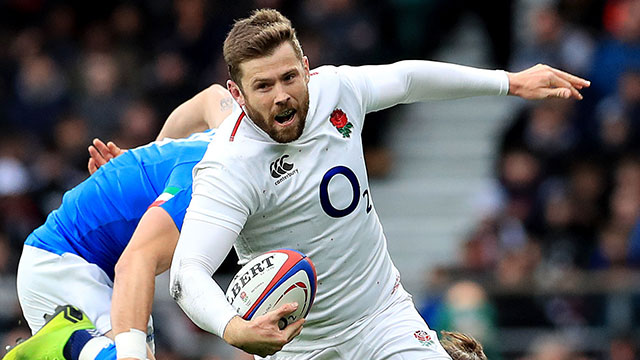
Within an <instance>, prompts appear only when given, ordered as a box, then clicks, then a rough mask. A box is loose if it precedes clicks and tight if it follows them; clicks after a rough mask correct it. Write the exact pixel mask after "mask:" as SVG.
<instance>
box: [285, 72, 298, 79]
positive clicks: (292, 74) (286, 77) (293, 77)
mask: <svg viewBox="0 0 640 360" xmlns="http://www.w3.org/2000/svg"><path fill="white" fill-rule="evenodd" d="M295 77H296V74H295V73H291V74H287V75H286V76H285V77H284V81H291V80H293V79H295Z"/></svg>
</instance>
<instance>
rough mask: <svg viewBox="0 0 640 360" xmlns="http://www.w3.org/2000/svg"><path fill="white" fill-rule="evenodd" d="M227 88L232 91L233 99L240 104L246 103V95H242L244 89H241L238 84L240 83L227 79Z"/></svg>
mask: <svg viewBox="0 0 640 360" xmlns="http://www.w3.org/2000/svg"><path fill="white" fill-rule="evenodd" d="M227 89H228V90H229V92H230V93H231V96H232V97H233V99H234V100H235V101H236V102H237V103H238V105H240V106H244V105H245V101H244V95H242V90H240V86H238V84H236V83H235V82H234V81H233V80H227Z"/></svg>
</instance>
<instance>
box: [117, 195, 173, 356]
mask: <svg viewBox="0 0 640 360" xmlns="http://www.w3.org/2000/svg"><path fill="white" fill-rule="evenodd" d="M179 236H180V233H179V232H178V228H177V227H176V225H175V223H174V221H173V219H172V218H171V216H170V215H169V214H168V213H167V212H166V211H165V210H164V209H162V208H160V207H152V208H150V209H149V210H147V212H146V213H145V214H144V215H143V216H142V219H141V220H140V222H139V223H138V227H137V228H136V230H135V232H134V233H133V236H132V237H131V241H130V242H129V244H128V245H127V247H126V248H125V250H124V252H123V253H122V255H121V256H120V259H119V260H118V263H117V264H116V268H115V280H114V286H113V297H112V300H111V326H112V330H113V333H114V335H115V339H116V350H117V352H118V359H121V358H122V359H128V358H129V357H127V356H126V355H127V354H129V356H130V355H131V354H139V355H146V352H147V351H146V349H147V343H146V334H147V323H148V321H149V316H150V315H151V305H152V303H153V294H154V289H155V277H156V275H158V274H160V273H163V272H164V271H166V270H167V269H169V266H170V265H171V259H172V257H173V251H174V249H175V247H176V243H177V242H178V238H179ZM132 358H133V357H132Z"/></svg>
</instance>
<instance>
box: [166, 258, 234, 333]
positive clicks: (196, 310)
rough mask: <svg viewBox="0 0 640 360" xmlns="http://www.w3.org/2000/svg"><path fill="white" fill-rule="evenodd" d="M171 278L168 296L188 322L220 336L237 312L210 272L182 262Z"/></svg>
mask: <svg viewBox="0 0 640 360" xmlns="http://www.w3.org/2000/svg"><path fill="white" fill-rule="evenodd" d="M172 272H173V271H172ZM171 278H172V280H171V296H172V297H173V298H174V300H176V302H177V303H178V305H179V306H180V308H181V309H182V310H183V311H184V312H185V314H187V316H188V317H189V318H190V319H191V321H193V323H194V324H196V325H197V326H198V327H200V328H201V329H203V330H205V331H207V332H210V333H212V334H215V335H218V336H219V337H221V338H223V337H224V330H225V328H226V327H227V324H228V323H229V321H231V319H232V318H233V317H234V316H237V313H236V311H235V310H234V309H233V308H232V307H231V305H229V303H228V302H227V299H226V297H225V295H224V292H223V291H222V289H221V288H220V286H219V285H218V284H217V283H216V282H215V281H214V280H213V279H212V278H211V275H208V272H207V271H205V270H204V269H202V268H200V269H198V268H196V266H190V265H188V264H185V263H184V262H183V266H182V267H180V268H179V269H177V270H176V272H175V274H172V276H171Z"/></svg>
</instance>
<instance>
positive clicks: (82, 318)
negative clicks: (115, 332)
mask: <svg viewBox="0 0 640 360" xmlns="http://www.w3.org/2000/svg"><path fill="white" fill-rule="evenodd" d="M84 329H95V326H94V325H93V323H92V322H91V320H89V318H88V317H87V316H86V315H85V314H84V313H83V312H82V311H80V309H78V308H77V307H75V306H71V305H65V306H58V307H57V308H56V311H55V313H54V314H53V315H52V316H51V317H48V320H47V322H46V323H45V324H44V326H43V327H42V328H41V329H40V330H38V332H36V333H35V334H34V335H33V336H32V337H30V338H28V339H27V340H25V341H23V342H21V343H19V344H18V345H16V346H14V347H12V348H11V349H9V352H8V353H7V354H6V355H5V356H4V357H3V358H2V360H65V358H64V355H63V354H62V352H63V350H64V346H65V345H66V344H67V341H69V338H70V337H71V334H73V332H74V331H76V330H84Z"/></svg>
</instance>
